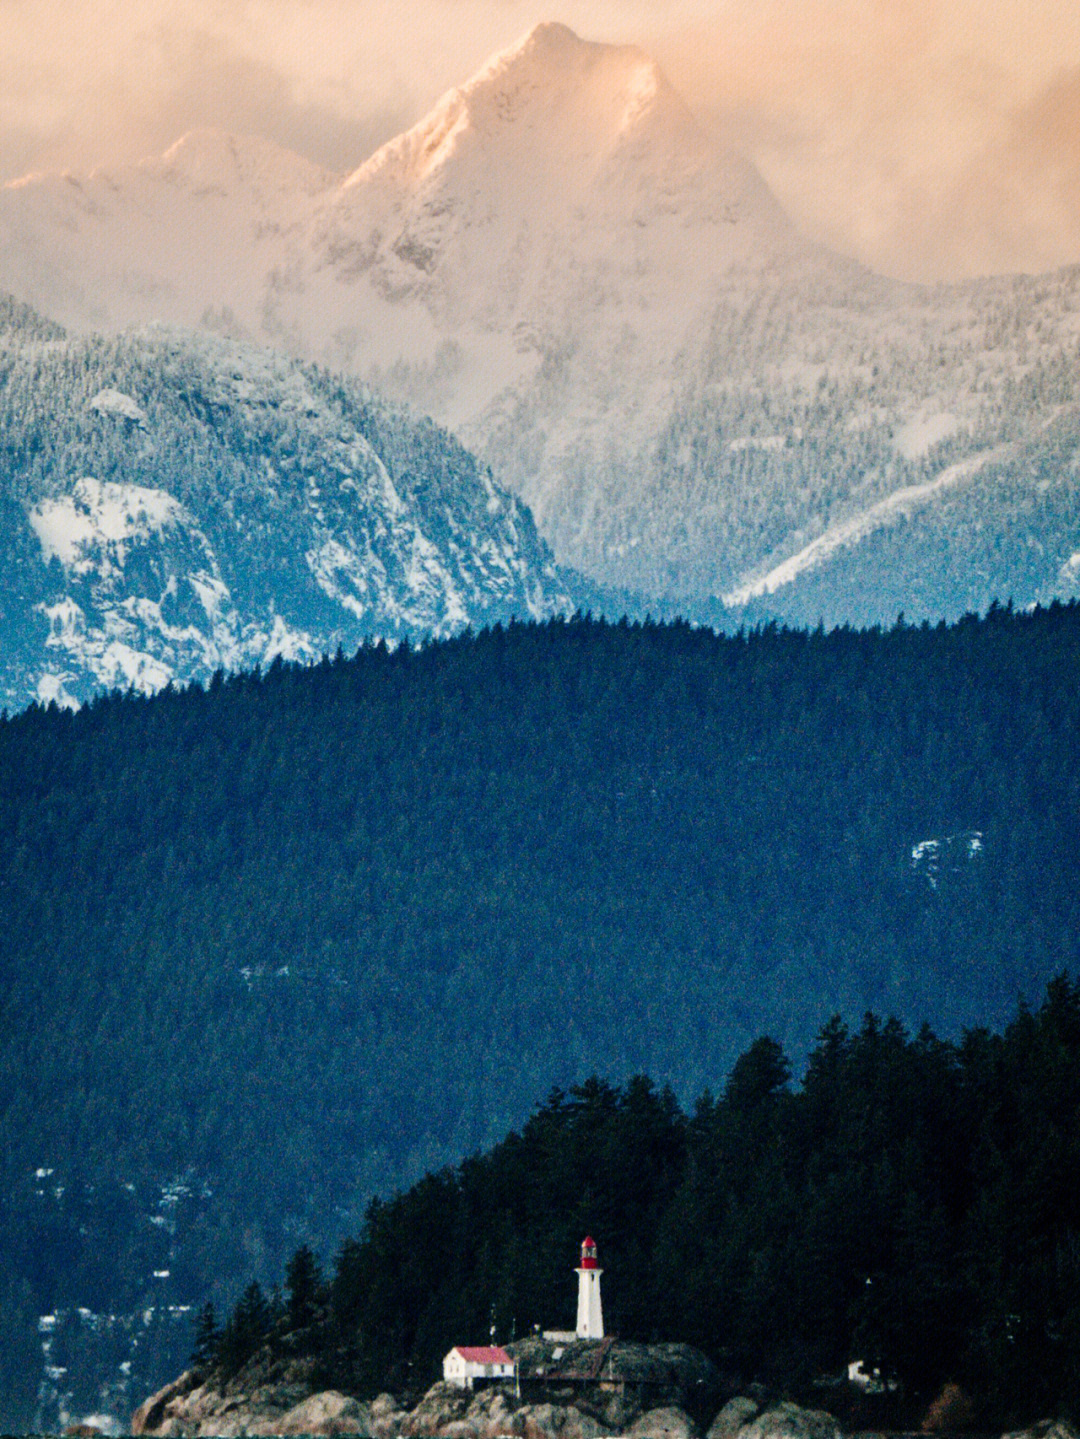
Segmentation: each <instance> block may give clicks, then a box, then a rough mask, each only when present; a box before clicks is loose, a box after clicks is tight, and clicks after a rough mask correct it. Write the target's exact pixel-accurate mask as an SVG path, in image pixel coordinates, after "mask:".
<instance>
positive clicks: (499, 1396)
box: [443, 1389, 518, 1439]
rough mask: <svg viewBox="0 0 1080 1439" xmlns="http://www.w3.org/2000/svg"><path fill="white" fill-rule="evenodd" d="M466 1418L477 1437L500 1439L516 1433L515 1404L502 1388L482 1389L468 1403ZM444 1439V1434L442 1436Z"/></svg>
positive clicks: (480, 1438) (479, 1438)
mask: <svg viewBox="0 0 1080 1439" xmlns="http://www.w3.org/2000/svg"><path fill="white" fill-rule="evenodd" d="M465 1418H466V1420H467V1421H468V1422H469V1423H470V1424H472V1425H473V1426H474V1427H475V1429H476V1434H477V1439H500V1436H502V1435H512V1434H517V1432H518V1430H517V1429H516V1428H515V1424H516V1423H517V1406H516V1405H515V1404H514V1402H513V1398H512V1396H508V1395H507V1393H506V1391H505V1390H503V1389H482V1390H481V1391H480V1393H479V1394H478V1395H477V1396H476V1398H475V1399H474V1400H473V1401H472V1403H471V1404H470V1405H469V1408H468V1411H467V1412H466V1415H465ZM443 1439H446V1436H445V1435H444V1436H443Z"/></svg>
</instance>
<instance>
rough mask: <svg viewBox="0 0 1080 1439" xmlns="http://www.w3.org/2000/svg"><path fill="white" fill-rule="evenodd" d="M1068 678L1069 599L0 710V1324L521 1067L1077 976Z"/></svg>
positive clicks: (451, 1134)
mask: <svg viewBox="0 0 1080 1439" xmlns="http://www.w3.org/2000/svg"><path fill="white" fill-rule="evenodd" d="M1077 674H1080V608H1077V607H1075V606H1064V607H1063V606H1054V607H1052V608H1051V609H1049V610H1045V611H1035V612H1033V613H1030V614H1026V613H1025V614H1014V613H1011V612H1009V611H1007V610H1001V609H997V610H995V611H993V612H992V613H991V614H990V615H989V616H988V617H987V618H986V619H985V620H977V619H974V618H971V619H968V620H965V621H964V622H962V623H960V624H958V625H956V626H954V627H951V628H945V627H941V628H937V629H930V628H922V629H914V628H910V627H900V628H896V629H894V630H892V631H890V632H887V633H876V632H867V633H851V632H834V633H831V634H825V633H818V634H806V633H794V632H784V631H777V630H768V631H764V632H761V633H757V634H752V635H747V636H740V637H735V638H719V637H717V636H715V635H714V634H712V633H711V632H708V631H700V630H693V629H691V628H690V627H688V626H686V625H678V624H677V625H672V626H652V625H644V626H631V625H614V626H612V625H603V624H599V623H595V622H591V621H587V620H574V621H557V622H552V623H550V624H544V625H538V626H528V625H523V626H519V625H514V626H511V627H509V628H496V629H493V630H491V631H488V632H485V633H482V634H480V635H478V636H476V637H461V638H458V639H454V640H450V641H446V642H441V643H438V644H433V645H431V646H429V647H427V648H425V649H423V650H420V651H417V650H412V649H409V648H407V647H404V646H403V647H401V648H399V649H397V650H396V651H394V652H393V653H391V652H388V651H387V650H386V649H385V648H382V647H378V648H373V649H367V650H364V651H362V652H361V653H360V654H359V655H357V656H356V657H355V658H353V659H338V660H336V661H327V662H324V663H323V664H321V665H317V666H315V667H314V668H312V669H300V668H295V667H290V666H289V665H285V664H281V663H276V664H275V665H273V666H272V667H271V668H270V669H269V670H268V671H267V672H266V673H264V674H263V675H261V676H259V675H254V676H247V677H237V678H234V679H229V680H221V679H218V680H215V681H214V682H213V683H212V684H211V685H210V686H209V687H208V688H207V689H206V690H203V689H200V688H197V687H195V688H192V689H190V690H187V691H183V692H178V691H172V690H166V691H165V692H163V693H162V694H160V695H159V696H157V697H156V698H153V699H147V698H141V697H137V696H134V695H128V696H113V697H110V698H106V699H102V700H99V701H95V702H93V703H92V704H89V705H88V706H86V707H85V708H84V709H83V710H82V711H80V712H79V713H77V714H69V713H64V712H61V711H59V710H57V709H55V708H50V709H48V710H41V709H33V710H30V711H27V712H25V713H23V714H20V715H17V716H15V717H13V718H10V719H7V720H6V721H4V722H2V723H0V909H2V913H0V972H2V974H3V976H4V984H3V987H2V991H0V993H2V998H0V1031H2V1032H3V1034H4V1036H5V1041H4V1045H3V1047H2V1051H0V1105H2V1113H0V1132H2V1141H3V1142H2V1145H0V1155H2V1158H0V1164H2V1166H3V1168H2V1171H0V1176H2V1198H3V1203H4V1205H5V1206H6V1207H7V1221H6V1222H5V1223H4V1224H3V1225H0V1236H3V1239H2V1241H0V1242H2V1243H3V1245H4V1246H5V1252H4V1253H2V1254H0V1274H2V1275H3V1276H4V1278H3V1281H2V1284H0V1309H3V1312H4V1314H5V1315H7V1316H8V1317H7V1318H6V1319H5V1320H4V1322H5V1324H8V1325H10V1324H12V1323H14V1322H15V1321H14V1320H12V1319H11V1318H10V1316H11V1315H13V1314H14V1315H15V1316H16V1318H17V1320H18V1323H19V1324H20V1325H30V1324H35V1325H36V1322H37V1316H38V1315H40V1314H42V1313H46V1312H49V1311H50V1310H51V1309H53V1308H62V1307H63V1306H65V1305H66V1306H68V1307H69V1308H71V1310H72V1312H74V1307H75V1306H78V1305H84V1306H86V1307H88V1308H90V1309H92V1310H94V1311H95V1313H96V1312H99V1311H100V1312H106V1311H107V1312H110V1313H112V1312H119V1308H120V1307H122V1306H128V1308H129V1309H134V1307H135V1306H136V1305H143V1306H145V1305H147V1304H151V1303H153V1304H156V1305H158V1307H159V1308H162V1307H163V1306H164V1307H165V1308H167V1306H168V1305H169V1304H172V1305H174V1306H179V1305H182V1304H186V1303H195V1302H198V1301H199V1300H200V1299H201V1298H202V1297H203V1294H202V1291H201V1284H202V1276H204V1275H215V1276H218V1284H219V1286H220V1290H219V1293H218V1296H217V1297H218V1299H219V1301H220V1300H223V1299H226V1298H228V1297H230V1296H229V1295H228V1293H227V1291H228V1287H229V1285H230V1284H231V1283H232V1282H233V1277H234V1276H237V1277H238V1276H239V1275H241V1274H246V1275H256V1276H258V1277H260V1278H263V1279H269V1278H271V1277H273V1276H274V1275H276V1274H277V1273H278V1272H279V1267H280V1264H281V1262H282V1260H283V1258H284V1256H285V1255H286V1254H288V1253H289V1252H291V1251H292V1250H293V1249H294V1248H295V1247H296V1245H297V1243H298V1242H300V1241H301V1240H304V1239H307V1240H308V1241H310V1242H311V1243H312V1244H314V1245H315V1246H316V1247H320V1246H323V1247H325V1246H327V1245H329V1244H331V1243H333V1242H335V1241H336V1239H337V1238H338V1237H339V1236H340V1235H341V1234H343V1233H347V1232H350V1231H352V1232H355V1230H356V1228H357V1227H358V1225H359V1222H360V1218H361V1215H362V1212H363V1208H364V1205H365V1204H366V1202H367V1200H368V1198H369V1197H370V1196H371V1195H372V1194H373V1193H376V1192H386V1191H387V1190H389V1189H390V1188H393V1187H396V1186H399V1185H402V1184H404V1183H407V1182H410V1181H412V1180H413V1179H415V1178H416V1177H418V1176H419V1175H420V1174H422V1173H423V1172H425V1171H426V1170H428V1169H431V1168H432V1167H436V1166H438V1165H440V1164H442V1163H444V1162H447V1161H454V1160H457V1159H459V1158H460V1157H461V1156H462V1155H464V1154H466V1153H469V1152H471V1151H473V1150H474V1149H476V1148H477V1147H479V1146H481V1145H485V1144H488V1143H490V1142H494V1141H496V1140H497V1139H499V1138H501V1137H502V1136H503V1135H504V1134H505V1133H506V1132H507V1130H508V1129H509V1128H510V1127H511V1126H512V1125H513V1124H515V1123H517V1122H520V1121H521V1120H522V1119H523V1118H524V1117H525V1116H526V1115H527V1114H528V1112H529V1110H530V1107H531V1105H532V1104H533V1101H534V1098H535V1096H536V1095H537V1094H543V1093H545V1092H547V1090H548V1088H549V1087H550V1086H551V1085H552V1084H555V1083H558V1084H561V1085H564V1086H566V1085H569V1084H572V1083H574V1082H576V1081H579V1080H581V1079H582V1078H584V1077H585V1076H586V1075H588V1074H590V1073H593V1072H599V1073H600V1074H601V1075H602V1076H603V1077H605V1078H607V1079H609V1080H613V1081H614V1080H620V1079H623V1078H625V1077H626V1076H628V1075H630V1074H632V1073H635V1072H639V1071H645V1072H648V1073H651V1074H652V1075H653V1076H654V1077H655V1078H656V1080H657V1082H658V1083H661V1084H663V1083H670V1084H671V1085H672V1086H673V1087H674V1089H675V1091H676V1093H677V1094H678V1095H679V1096H680V1097H682V1098H684V1099H685V1098H687V1097H689V1096H691V1095H694V1094H696V1093H699V1092H700V1091H702V1090H703V1089H705V1088H706V1087H709V1086H713V1087H715V1086H717V1085H718V1084H719V1083H720V1082H721V1080H722V1078H723V1076H724V1075H725V1073H726V1072H727V1071H728V1069H729V1068H730V1066H731V1064H732V1063H733V1062H734V1060H735V1058H736V1056H737V1055H738V1054H739V1053H740V1052H741V1050H743V1049H744V1048H745V1047H746V1045H747V1044H748V1043H749V1042H750V1041H752V1040H753V1039H754V1038H756V1037H757V1036H758V1035H760V1034H762V1033H770V1034H772V1035H773V1036H774V1037H775V1038H776V1039H777V1040H778V1041H779V1042H781V1043H782V1044H783V1045H784V1046H785V1048H786V1049H787V1051H788V1053H789V1054H790V1055H791V1057H792V1059H793V1061H794V1062H795V1063H796V1064H800V1063H801V1062H802V1059H803V1057H804V1056H805V1054H806V1053H807V1050H808V1046H809V1045H810V1043H811V1042H812V1039H813V1036H814V1035H815V1033H816V1032H817V1030H818V1029H819V1027H820V1025H821V1024H822V1023H823V1022H824V1021H825V1020H827V1018H828V1017H829V1016H830V1015H831V1014H832V1013H833V1012H836V1011H838V1012H840V1013H841V1014H843V1015H845V1016H847V1017H849V1018H856V1017H858V1016H859V1015H861V1013H862V1012H863V1011H864V1010H865V1009H867V1008H873V1009H875V1010H877V1011H879V1012H884V1013H892V1014H895V1015H897V1016H898V1017H899V1018H900V1019H901V1020H902V1021H904V1022H905V1023H907V1024H909V1025H911V1026H915V1027H917V1026H918V1025H919V1024H921V1023H922V1022H923V1021H924V1020H929V1021H931V1022H932V1023H933V1024H934V1025H935V1026H936V1027H938V1028H939V1030H940V1031H941V1032H942V1033H944V1034H946V1035H950V1034H955V1033H957V1032H958V1031H959V1029H960V1028H961V1027H962V1026H965V1025H969V1024H973V1023H980V1022H997V1021H1001V1020H1004V1019H1005V1018H1007V1017H1008V1016H1009V1015H1010V1014H1011V1013H1012V1012H1013V1009H1014V1005H1015V1002H1016V998H1017V995H1018V994H1021V995H1026V996H1028V997H1030V998H1034V997H1035V996H1036V995H1037V994H1038V993H1039V992H1041V989H1042V987H1043V985H1044V984H1045V982H1046V981H1047V979H1048V978H1049V977H1050V976H1052V975H1053V974H1055V973H1057V972H1059V971H1060V970H1062V969H1064V968H1068V969H1072V968H1074V967H1075V965H1076V936H1077V935H1078V933H1080V886H1078V885H1077V856H1078V855H1080V835H1078V833H1077V828H1078V815H1080V688H1078V686H1077V684H1076V676H1077ZM43 1175H44V1176H46V1178H42V1177H41V1176H43ZM151 1219H153V1220H154V1221H155V1222H154V1223H153V1224H151V1222H150V1220H151ZM155 1275H157V1276H161V1275H164V1276H165V1277H163V1278H162V1277H157V1278H155V1277H153V1276H155ZM125 1312H126V1311H125ZM19 1332H20V1333H21V1332H23V1331H22V1330H21V1329H20V1331H19ZM35 1342H36V1341H35ZM5 1352H7V1353H8V1354H10V1355H18V1354H20V1353H21V1352H22V1351H21V1350H20V1349H18V1347H17V1346H16V1345H15V1343H14V1341H12V1343H11V1344H9V1345H8V1346H7V1348H6V1351H5ZM147 1353H148V1349H147V1346H146V1345H144V1346H143V1348H142V1349H141V1350H140V1357H138V1358H137V1360H136V1367H135V1371H134V1373H135V1376H136V1379H137V1380H138V1381H139V1383H140V1384H144V1385H145V1384H148V1383H150V1382H151V1381H152V1380H153V1379H154V1378H156V1377H157V1376H156V1375H154V1374H152V1373H150V1372H148V1371H147V1370H146V1369H145V1364H146V1363H147V1362H148V1361H147V1360H146V1357H145V1356H146V1355H147ZM31 1357H32V1356H31ZM27 1362H29V1361H27ZM140 1365H142V1366H144V1368H143V1369H142V1370H140V1367H139V1366H140ZM68 1367H69V1369H70V1368H72V1366H71V1365H69V1366H68ZM19 1372H20V1373H24V1372H26V1365H25V1364H22V1361H20V1369H19ZM162 1377H167V1374H166V1375H165V1376H162ZM67 1382H71V1381H70V1379H69V1380H68V1381H67ZM132 1382H133V1383H134V1382H135V1381H134V1380H133V1381H132ZM8 1392H9V1394H15V1392H16V1390H15V1388H14V1387H10V1388H9V1390H8ZM143 1392H148V1389H147V1388H144V1390H143Z"/></svg>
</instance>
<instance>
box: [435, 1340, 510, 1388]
mask: <svg viewBox="0 0 1080 1439" xmlns="http://www.w3.org/2000/svg"><path fill="white" fill-rule="evenodd" d="M516 1369H517V1366H516V1364H515V1362H514V1360H513V1359H511V1357H510V1355H509V1354H507V1352H506V1350H505V1349H500V1348H499V1347H498V1346H497V1345H494V1344H483V1345H476V1346H470V1345H465V1344H455V1345H454V1347H453V1349H451V1351H450V1353H449V1354H448V1355H447V1356H446V1358H445V1359H444V1360H443V1362H442V1372H443V1378H444V1379H445V1380H446V1382H447V1384H454V1385H456V1386H457V1388H458V1389H474V1388H475V1387H476V1382H477V1380H479V1381H480V1382H481V1384H491V1383H494V1382H495V1381H496V1380H499V1379H510V1380H513V1379H514V1376H515V1373H516Z"/></svg>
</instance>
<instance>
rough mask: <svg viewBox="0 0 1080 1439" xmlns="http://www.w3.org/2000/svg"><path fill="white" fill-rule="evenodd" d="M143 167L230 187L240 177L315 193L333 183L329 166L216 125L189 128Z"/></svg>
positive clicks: (249, 182)
mask: <svg viewBox="0 0 1080 1439" xmlns="http://www.w3.org/2000/svg"><path fill="white" fill-rule="evenodd" d="M144 168H146V169H148V170H150V171H152V172H155V173H159V174H165V175H168V176H170V177H174V178H179V177H182V178H183V179H184V180H186V181H188V183H190V184H192V185H195V186H197V187H200V188H206V189H211V190H213V189H221V190H226V191H227V190H229V189H230V188H231V187H232V186H234V185H235V184H237V183H238V182H239V183H242V184H245V185H247V186H251V187H254V188H257V189H262V190H267V189H277V190H293V191H300V192H302V193H306V194H308V195H314V194H316V193H318V192H319V191H321V190H325V189H327V188H329V186H331V185H332V184H333V183H334V176H333V175H332V174H331V173H330V172H329V171H328V170H324V169H323V168H322V167H321V166H319V165H316V164H314V163H313V162H312V161H310V160H305V159H304V157H303V156H302V155H298V154H296V152H295V151H293V150H288V149H286V148H285V147H284V146H282V145H278V144H275V142H274V141H273V140H267V139H265V138H264V137H263V136H261V135H238V134H234V133H232V132H231V131H228V130H219V129H214V128H213V127H211V126H202V127H198V128H196V129H193V130H188V131H187V133H186V134H184V135H181V136H180V138H179V140H177V141H175V142H174V143H173V144H172V145H170V147H169V148H168V149H167V150H166V151H165V153H164V154H163V155H161V156H160V157H156V158H154V159H152V160H149V161H146V162H145V165H144Z"/></svg>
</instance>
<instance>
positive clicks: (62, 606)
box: [0, 300, 574, 708]
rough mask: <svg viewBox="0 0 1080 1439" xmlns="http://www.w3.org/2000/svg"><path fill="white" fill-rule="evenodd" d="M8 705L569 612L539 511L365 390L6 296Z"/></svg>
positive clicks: (1, 425) (3, 447) (258, 352)
mask: <svg viewBox="0 0 1080 1439" xmlns="http://www.w3.org/2000/svg"><path fill="white" fill-rule="evenodd" d="M0 435H2V440H0V456H2V462H0V560H2V564H0V573H2V576H3V578H2V580H0V625H2V630H3V634H2V644H0V707H3V706H5V705H6V706H8V707H9V708H18V707H20V706H21V705H24V704H26V703H28V702H29V701H30V700H32V699H35V698H37V699H41V700H49V699H56V700H58V701H60V702H61V703H76V702H79V701H81V700H83V699H85V698H87V696H88V695H90V694H91V693H93V692H95V691H97V690H100V689H102V688H110V687H117V686H118V687H121V688H126V687H127V686H128V685H134V686H135V687H136V688H137V689H142V690H155V689H160V688H161V687H162V686H163V685H165V684H167V683H169V682H170V681H175V682H177V683H183V682H186V681H190V680H191V679H194V678H199V679H202V680H207V679H209V677H210V676H211V674H213V672H214V671H215V670H216V669H219V668H224V669H237V668H242V667H251V666H253V665H256V664H260V663H261V664H267V663H269V662H271V661H272V660H273V659H274V658H276V657H278V656H281V657H284V658H286V659H305V660H308V661H311V660H315V659H318V657H319V656H320V655H322V654H323V653H326V652H329V653H333V652H334V650H336V649H337V647H338V646H339V645H342V646H344V647H345V649H346V650H348V651H349V652H350V653H351V652H352V651H353V650H355V649H356V647H357V646H358V645H359V644H360V643H361V641H362V640H364V639H365V638H368V637H374V636H381V637H384V638H387V639H391V640H393V639H400V638H403V637H405V636H408V635H413V636H416V635H424V636H431V635H439V634H450V633H452V632H454V631H455V630H457V629H460V628H461V627H462V626H464V625H467V624H473V625H477V626H479V625H482V624H484V623H489V622H492V621H494V620H496V619H503V620H505V619H509V618H510V617H511V616H515V615H516V616H518V617H520V618H527V617H537V618H538V617H544V616H548V615H551V614H556V613H568V612H569V611H570V610H571V609H572V608H573V603H574V602H573V601H572V600H571V598H570V596H569V595H568V593H567V591H566V587H565V583H564V581H563V579H562V578H561V577H560V576H559V575H558V573H557V571H556V568H555V566H554V564H553V561H552V558H551V554H550V551H549V550H548V549H547V547H546V545H544V543H543V542H542V541H541V540H540V539H539V538H538V537H537V534H536V530H535V527H534V525H533V522H532V518H531V516H530V515H529V513H528V511H527V510H526V508H525V507H524V506H523V505H522V504H521V503H520V501H518V500H517V499H516V498H515V497H514V496H512V495H511V494H509V493H508V492H507V491H506V490H504V489H503V488H502V487H501V486H499V485H497V484H496V483H495V482H494V481H493V480H492V478H491V476H490V474H489V473H488V472H487V471H486V469H485V468H484V467H483V466H481V465H478V464H477V462H476V460H475V459H474V458H473V456H472V455H470V454H469V453H468V452H467V451H465V450H464V449H462V447H461V446H460V445H459V444H458V443H457V442H456V441H454V440H453V439H452V438H451V436H449V435H448V434H446V433H445V432H444V431H442V430H440V429H439V428H438V427H437V426H435V425H433V424H431V423H430V422H429V421H419V420H415V419H410V418H407V417H406V416H404V415H402V414H400V413H398V412H397V411H395V410H393V409H392V408H390V407H387V406H385V405H383V404H381V403H378V402H376V401H375V400H373V399H372V398H371V397H370V396H369V395H368V394H367V393H365V392H364V391H363V389H362V388H361V387H360V386H359V385H358V384H356V383H355V382H348V381H342V380H340V379H339V378H337V377H334V376H331V375H328V374H326V373H325V372H320V371H316V370H314V369H312V368H310V367H304V366H302V365H300V364H298V363H296V362H294V361H291V360H288V359H285V358H283V357H280V356H276V355H274V354H271V353H270V352H268V351H266V350H264V349H260V348H257V347H254V346H252V345H248V344H243V343H240V342H235V341H226V340H223V339H220V338H217V337H212V336H209V335H203V336H198V335H196V334H193V333H190V332H175V333H167V332H159V333H143V334H140V335H134V336H124V337H116V338H112V339H105V338H101V337H93V336H91V337H85V338H74V339H69V338H66V337H65V336H64V334H63V332H62V331H61V330H60V329H59V328H58V327H57V326H55V325H50V324H49V323H48V322H45V321H43V320H42V319H41V318H40V317H39V316H37V315H35V314H34V312H32V311H29V310H27V309H26V308H25V307H19V306H17V305H15V304H14V303H12V302H3V301H2V300H0Z"/></svg>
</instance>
